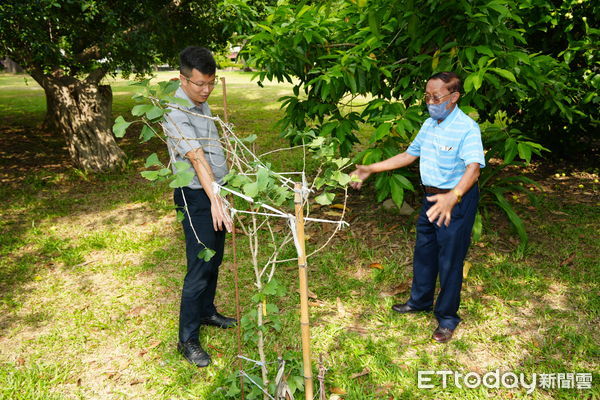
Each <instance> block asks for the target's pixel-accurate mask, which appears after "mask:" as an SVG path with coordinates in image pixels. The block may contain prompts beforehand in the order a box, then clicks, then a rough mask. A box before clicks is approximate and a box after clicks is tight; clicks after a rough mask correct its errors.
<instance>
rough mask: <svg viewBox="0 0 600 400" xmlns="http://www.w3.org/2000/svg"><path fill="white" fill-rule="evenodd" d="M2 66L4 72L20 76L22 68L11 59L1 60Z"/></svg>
mask: <svg viewBox="0 0 600 400" xmlns="http://www.w3.org/2000/svg"><path fill="white" fill-rule="evenodd" d="M2 64H3V65H4V69H5V70H6V72H10V73H11V74H21V73H23V68H21V66H20V65H19V64H17V63H16V62H14V61H13V60H12V59H10V58H8V57H6V58H5V59H4V60H2Z"/></svg>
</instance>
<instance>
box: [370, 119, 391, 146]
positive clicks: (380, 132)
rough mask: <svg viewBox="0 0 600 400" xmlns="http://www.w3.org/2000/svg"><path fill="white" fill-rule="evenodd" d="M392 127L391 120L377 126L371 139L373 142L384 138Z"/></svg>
mask: <svg viewBox="0 0 600 400" xmlns="http://www.w3.org/2000/svg"><path fill="white" fill-rule="evenodd" d="M391 128H392V124H391V123H390V122H385V123H383V124H381V125H379V126H378V127H377V129H376V130H375V132H373V135H371V139H369V141H370V142H371V143H375V142H377V141H378V140H381V139H383V138H384V137H386V136H387V135H388V134H389V133H390V129H391Z"/></svg>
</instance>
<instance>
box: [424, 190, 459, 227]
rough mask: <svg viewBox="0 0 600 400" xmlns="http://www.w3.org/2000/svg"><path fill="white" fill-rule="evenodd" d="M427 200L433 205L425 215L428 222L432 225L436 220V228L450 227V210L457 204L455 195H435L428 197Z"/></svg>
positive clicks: (450, 193) (449, 193)
mask: <svg viewBox="0 0 600 400" xmlns="http://www.w3.org/2000/svg"><path fill="white" fill-rule="evenodd" d="M427 200H429V201H431V202H434V203H435V204H434V205H432V206H431V207H430V208H429V210H427V213H426V214H427V218H428V219H429V222H431V223H434V222H435V221H436V220H437V226H442V224H444V225H446V226H448V225H450V217H451V215H452V209H453V208H454V206H455V205H456V203H458V199H457V198H456V195H455V194H454V193H452V192H448V193H443V194H436V195H434V196H431V197H428V198H427Z"/></svg>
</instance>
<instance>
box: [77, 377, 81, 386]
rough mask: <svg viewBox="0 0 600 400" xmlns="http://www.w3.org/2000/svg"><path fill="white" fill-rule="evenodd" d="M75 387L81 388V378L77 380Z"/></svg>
mask: <svg viewBox="0 0 600 400" xmlns="http://www.w3.org/2000/svg"><path fill="white" fill-rule="evenodd" d="M77 386H81V378H78V379H77Z"/></svg>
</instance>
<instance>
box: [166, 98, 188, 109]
mask: <svg viewBox="0 0 600 400" xmlns="http://www.w3.org/2000/svg"><path fill="white" fill-rule="evenodd" d="M164 99H165V100H167V101H168V102H169V103H171V104H176V105H179V106H183V107H191V106H193V104H192V103H190V101H189V100H187V99H182V98H181V97H175V96H165V97H164Z"/></svg>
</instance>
